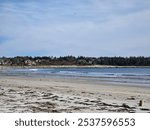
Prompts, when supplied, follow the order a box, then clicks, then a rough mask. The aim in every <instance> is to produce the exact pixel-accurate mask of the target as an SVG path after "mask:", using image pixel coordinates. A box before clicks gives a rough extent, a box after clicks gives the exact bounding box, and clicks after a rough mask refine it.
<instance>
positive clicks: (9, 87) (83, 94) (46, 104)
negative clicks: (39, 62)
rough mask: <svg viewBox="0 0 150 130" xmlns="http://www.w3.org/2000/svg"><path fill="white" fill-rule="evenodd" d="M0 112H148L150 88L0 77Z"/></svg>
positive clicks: (72, 79) (37, 78) (39, 78)
mask: <svg viewBox="0 0 150 130" xmlns="http://www.w3.org/2000/svg"><path fill="white" fill-rule="evenodd" d="M140 101H142V106H139V102H140ZM0 112H2V113H3V112H4V113H5V112H21V113H22V112H23V113H26V112H31V113H32V112H37V113H39V112H50V113H51V112H54V113H62V112H65V113H72V112H76V113H79V112H90V113H93V112H98V113H102V112H140V113H141V112H150V88H148V87H142V86H136V85H135V86H133V85H127V84H110V83H104V82H95V81H93V80H91V79H87V78H66V77H64V78H56V77H52V78H41V77H23V76H0Z"/></svg>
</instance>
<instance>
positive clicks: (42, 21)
mask: <svg viewBox="0 0 150 130" xmlns="http://www.w3.org/2000/svg"><path fill="white" fill-rule="evenodd" d="M0 18H1V20H0V36H1V37H0V39H1V40H0V43H3V44H0V56H3V55H4V56H14V55H56V56H59V55H87V56H119V55H121V56H129V55H145V56H149V55H150V52H149V50H148V49H147V48H150V44H149V41H150V37H149V36H150V24H149V23H150V2H149V1H148V0H143V1H141V0H132V1H130V0H121V1H118V0H111V1H110V0H105V1H103V0H72V1H70V0H63V1H62V0H50V1H49V0H22V1H20V0H0ZM3 37H5V40H3V39H4V38H3ZM6 39H7V40H6Z"/></svg>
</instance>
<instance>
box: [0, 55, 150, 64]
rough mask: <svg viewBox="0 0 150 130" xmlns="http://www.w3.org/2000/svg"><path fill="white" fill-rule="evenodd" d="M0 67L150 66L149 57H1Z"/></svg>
mask: <svg viewBox="0 0 150 130" xmlns="http://www.w3.org/2000/svg"><path fill="white" fill-rule="evenodd" d="M0 65H1V66H43V65H44V66H46V65H77V66H86V65H112V66H150V57H143V56H140V57H98V58H96V57H84V56H79V57H74V56H64V57H53V56H51V57H48V56H43V57H39V56H37V57H30V56H24V57H23V56H17V57H13V58H7V57H1V58H0Z"/></svg>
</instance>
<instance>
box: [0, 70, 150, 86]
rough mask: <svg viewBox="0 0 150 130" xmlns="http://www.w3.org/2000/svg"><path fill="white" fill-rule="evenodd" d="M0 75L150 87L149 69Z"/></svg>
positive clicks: (36, 71) (33, 71)
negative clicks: (88, 79)
mask: <svg viewBox="0 0 150 130" xmlns="http://www.w3.org/2000/svg"><path fill="white" fill-rule="evenodd" d="M0 75H15V76H42V77H53V76H54V77H55V76H57V77H60V78H61V77H62V78H64V77H68V78H77V77H79V78H80V77H84V78H90V79H93V80H99V81H103V82H112V83H130V84H139V85H140V84H142V85H145V86H148V87H150V68H86V67H85V68H83V67H82V68H44V69H41V68H37V69H7V70H0Z"/></svg>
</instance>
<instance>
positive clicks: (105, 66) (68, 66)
mask: <svg viewBox="0 0 150 130" xmlns="http://www.w3.org/2000/svg"><path fill="white" fill-rule="evenodd" d="M8 68H26V69H28V68H29V69H30V68H150V66H111V65H91V66H90V65H85V66H78V65H45V66H44V65H42V66H2V65H0V69H8Z"/></svg>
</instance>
